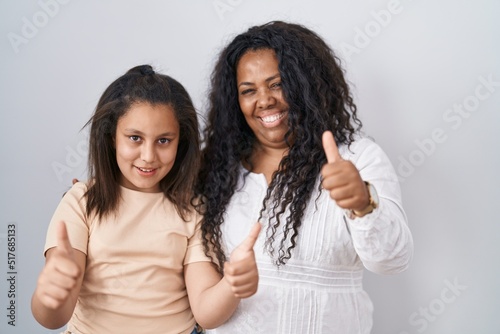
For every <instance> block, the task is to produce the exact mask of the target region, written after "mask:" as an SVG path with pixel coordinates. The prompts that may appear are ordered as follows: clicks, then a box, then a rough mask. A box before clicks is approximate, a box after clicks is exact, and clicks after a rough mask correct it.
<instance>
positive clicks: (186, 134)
mask: <svg viewBox="0 0 500 334" xmlns="http://www.w3.org/2000/svg"><path fill="white" fill-rule="evenodd" d="M134 103H150V104H152V105H156V104H164V105H169V106H171V107H172V109H173V110H174V113H175V117H176V119H177V121H178V123H179V128H180V136H179V146H178V149H177V156H176V158H175V162H174V165H173V167H172V169H171V170H170V172H169V173H168V174H167V175H166V176H165V177H164V178H163V179H162V180H161V181H160V189H161V190H162V192H163V193H164V194H165V196H166V197H167V198H168V199H169V200H170V201H171V202H172V203H173V204H174V205H175V207H176V210H177V212H178V213H179V214H180V215H181V217H182V218H183V219H184V220H186V219H187V214H188V212H189V211H190V201H191V198H192V195H193V192H192V189H193V186H194V183H195V180H196V173H197V171H198V167H199V159H200V149H199V145H200V139H199V129H198V119H197V114H196V110H195V108H194V106H193V103H192V101H191V97H190V96H189V94H188V93H187V91H186V90H185V89H184V87H183V86H182V85H181V84H180V83H179V82H177V81H176V80H175V79H173V78H171V77H169V76H167V75H163V74H158V73H156V72H155V71H154V70H153V68H152V67H151V66H150V65H141V66H136V67H134V68H132V69H130V70H129V71H127V72H126V73H125V74H124V75H122V76H121V77H119V78H118V79H116V80H115V81H114V82H112V83H111V85H109V87H108V88H107V89H106V90H105V91H104V93H103V94H102V96H101V98H100V99H99V102H98V103H97V107H96V110H95V112H94V115H93V116H92V118H91V119H90V120H89V121H88V122H87V124H86V125H85V126H89V125H90V136H89V137H90V141H89V156H88V174H89V180H90V181H91V182H89V188H88V190H87V192H86V194H85V196H86V197H87V208H86V209H87V215H90V214H95V215H96V216H97V217H99V218H101V217H102V216H105V215H107V214H108V213H111V212H114V211H115V210H116V209H117V206H118V203H119V199H120V184H119V179H120V169H119V168H118V164H117V162H116V151H115V148H114V145H113V142H114V138H115V136H116V127H117V123H118V120H119V119H120V117H123V116H124V115H125V114H126V113H127V111H128V110H129V108H130V107H131V106H132V105H133V104H134Z"/></svg>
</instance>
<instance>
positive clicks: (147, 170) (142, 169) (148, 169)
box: [134, 166, 157, 175]
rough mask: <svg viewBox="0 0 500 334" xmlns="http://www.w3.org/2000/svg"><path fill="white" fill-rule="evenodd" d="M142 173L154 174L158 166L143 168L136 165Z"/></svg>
mask: <svg viewBox="0 0 500 334" xmlns="http://www.w3.org/2000/svg"><path fill="white" fill-rule="evenodd" d="M134 167H135V168H136V169H137V170H138V171H139V173H140V174H142V175H150V174H153V173H154V172H156V170H157V168H142V167H137V166H134Z"/></svg>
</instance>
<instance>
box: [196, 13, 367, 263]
mask: <svg viewBox="0 0 500 334" xmlns="http://www.w3.org/2000/svg"><path fill="white" fill-rule="evenodd" d="M259 49H271V50H273V51H274V52H275V53H276V56H277V59H278V63H279V65H278V67H279V73H280V76H281V81H282V90H283V94H284V99H285V100H286V102H287V103H288V105H289V110H288V126H289V130H288V132H287V133H286V134H285V140H286V142H287V143H288V144H289V151H288V154H287V155H286V156H285V157H284V158H283V159H282V160H281V163H280V165H279V169H278V170H277V171H276V172H275V173H274V174H273V178H272V181H271V184H270V185H269V188H268V190H267V194H266V197H265V199H264V201H263V203H262V210H261V212H260V216H261V217H262V215H263V213H265V212H267V217H268V218H269V221H270V222H272V223H271V224H270V225H269V227H268V229H267V231H266V237H267V239H266V240H267V242H266V247H267V250H268V251H269V253H270V254H271V255H272V256H275V263H276V265H278V266H280V265H284V264H285V263H286V262H287V260H288V259H290V258H291V253H292V250H293V248H294V247H295V245H296V239H297V236H298V233H299V229H300V226H301V223H302V218H303V215H304V211H305V209H306V206H307V203H308V201H309V199H310V197H311V194H312V192H313V190H314V187H315V184H316V181H317V178H318V175H319V173H320V170H321V167H322V166H323V164H325V163H326V156H325V154H324V151H323V146H322V139H321V138H322V134H323V132H324V131H326V130H331V131H332V132H333V134H334V137H335V139H336V141H337V143H338V144H347V145H349V144H351V143H352V142H353V141H354V135H355V133H356V131H358V130H360V129H361V126H362V124H361V121H360V120H359V119H358V117H357V115H356V110H357V109H356V105H355V104H354V102H353V99H352V97H351V95H350V92H349V87H348V84H347V82H346V80H345V79H344V71H343V69H342V68H341V66H340V59H339V58H338V57H337V56H336V55H335V54H334V52H333V51H332V49H331V48H330V47H329V46H328V45H327V44H326V43H325V41H324V40H323V39H322V38H321V37H319V36H318V35H317V34H316V33H315V32H313V31H311V30H310V29H308V28H306V27H304V26H302V25H299V24H293V23H287V22H281V21H272V22H269V23H266V24H263V25H260V26H254V27H251V28H250V29H248V30H247V31H246V32H244V33H242V34H240V35H238V36H236V37H235V38H234V39H233V40H232V41H231V42H230V43H229V45H227V46H226V47H225V48H224V49H223V50H222V51H221V53H220V54H219V58H218V60H217V63H216V65H215V68H214V70H213V72H212V76H211V90H210V94H209V109H208V114H207V125H206V127H205V129H204V132H203V135H204V143H205V146H204V148H203V150H202V163H201V169H200V172H199V175H198V180H197V184H196V187H195V192H196V194H197V196H199V198H200V200H201V201H200V204H199V205H198V207H197V208H198V209H199V210H200V211H201V212H202V213H203V214H204V218H203V219H204V220H203V224H202V234H203V239H204V240H203V241H204V245H205V251H206V252H207V254H208V249H209V245H211V246H210V247H212V248H213V251H214V253H215V255H216V257H217V260H218V262H219V264H222V263H223V262H224V261H225V259H226V257H225V255H224V252H223V249H222V239H223V235H222V233H221V229H220V226H221V224H222V223H223V222H224V215H225V213H226V208H227V206H228V203H229V201H230V199H231V197H232V196H233V194H234V192H235V190H236V187H237V183H238V176H239V171H240V166H241V163H242V162H244V163H245V164H246V165H248V166H250V167H252V164H251V163H250V159H249V158H250V155H251V153H252V147H253V144H254V141H255V135H254V134H253V132H252V130H251V129H250V128H249V126H248V125H247V123H246V121H245V118H244V116H243V114H242V112H241V109H240V107H239V104H238V91H237V83H236V68H237V65H238V61H239V60H240V59H241V57H242V56H243V55H244V54H245V53H246V52H248V51H255V50H259ZM290 143H292V144H290ZM287 209H288V210H289V212H290V214H289V215H287V218H286V219H285V218H284V217H285V215H284V213H285V210H287ZM283 225H284V236H283V239H282V240H281V241H280V244H279V249H278V250H277V254H276V250H275V248H274V247H273V244H274V241H275V236H276V232H277V229H278V227H280V226H283ZM282 228H283V227H282Z"/></svg>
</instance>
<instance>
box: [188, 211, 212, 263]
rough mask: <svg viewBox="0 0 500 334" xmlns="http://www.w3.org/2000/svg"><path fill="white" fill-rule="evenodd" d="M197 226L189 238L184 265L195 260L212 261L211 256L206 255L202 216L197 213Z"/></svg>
mask: <svg viewBox="0 0 500 334" xmlns="http://www.w3.org/2000/svg"><path fill="white" fill-rule="evenodd" d="M195 224H196V225H195V228H194V233H193V235H192V236H191V238H189V239H188V245H187V250H186V257H185V258H184V265H186V264H189V263H194V262H211V260H210V257H208V256H206V255H205V251H204V250H203V241H202V236H201V216H200V215H199V214H195Z"/></svg>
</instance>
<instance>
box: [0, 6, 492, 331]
mask: <svg viewBox="0 0 500 334" xmlns="http://www.w3.org/2000/svg"><path fill="white" fill-rule="evenodd" d="M499 14H500V2H498V1H495V0H489V1H488V0H477V1H474V2H473V1H452V0H442V1H429V0H413V1H412V0H376V1H349V2H348V1H340V0H334V1H332V0H330V1H326V0H325V1H319V0H317V1H290V0H288V1H285V0H281V1H269V0H267V1H266V0H252V1H250V0H204V1H202V0H198V1H195V0H191V1H185V2H181V1H172V0H170V1H165V0H163V1H160V0H155V1H127V2H125V1H123V0H120V1H118V0H113V1H95V0H94V1H77V0H72V1H70V0H40V1H12V0H11V1H7V0H0V36H1V39H0V50H1V56H0V57H1V58H0V110H1V111H0V135H1V136H2V139H3V140H2V145H1V153H2V154H1V157H2V159H3V163H1V164H0V181H1V184H0V201H1V210H0V270H1V274H0V277H1V279H0V310H1V311H0V312H1V314H0V315H1V316H0V319H1V320H0V332H1V333H35V334H38V333H52V332H54V333H56V332H57V331H49V330H46V329H43V328H42V327H40V326H39V325H38V324H37V323H36V322H35V320H34V319H33V317H32V315H31V311H30V298H31V294H32V292H33V289H34V287H35V284H36V278H37V276H38V273H39V271H40V270H41V268H42V265H43V261H44V260H43V256H42V249H43V244H44V238H45V231H46V228H47V224H48V222H49V220H50V217H51V215H52V213H53V211H54V209H55V207H56V205H57V204H58V202H59V200H60V198H61V195H62V194H63V192H64V191H65V190H66V189H67V188H68V187H69V186H70V184H71V179H72V178H73V177H78V178H85V175H86V171H85V168H86V152H87V145H86V141H87V137H86V131H83V132H82V131H80V129H81V128H82V126H83V125H84V124H85V122H86V121H87V120H88V118H89V117H90V116H91V114H92V112H93V109H94V107H95V105H96V103H97V99H98V98H99V96H100V94H101V93H102V92H103V90H104V89H105V88H106V87H107V85H108V84H109V83H111V81H113V80H114V79H115V78H117V77H118V76H120V75H121V74H123V73H124V72H125V71H126V70H127V69H129V68H130V67H132V66H135V65H138V64H143V63H150V64H152V65H153V66H155V68H156V69H157V70H159V71H161V72H165V73H167V74H169V75H171V76H173V77H174V78H176V79H178V80H179V81H180V82H181V83H183V84H184V85H185V86H186V88H187V89H188V91H189V92H190V94H191V96H192V97H193V100H194V102H195V105H196V107H197V108H198V109H199V111H200V113H203V112H204V111H205V101H206V91H207V85H208V77H209V73H210V69H211V68H212V65H213V61H214V58H215V55H216V53H217V52H218V51H219V49H220V48H221V47H222V46H223V45H224V44H225V43H226V42H227V41H228V39H230V38H231V37H233V36H234V35H235V34H236V33H239V32H242V31H243V30H245V29H246V28H247V27H249V26H250V25H255V24H260V23H264V22H266V21H269V20H273V19H281V20H290V21H295V22H299V23H302V24H305V25H307V26H308V27H310V28H312V29H313V30H315V31H316V32H318V33H319V34H320V35H321V36H323V37H324V38H325V39H326V40H327V41H328V42H329V43H330V45H331V46H332V47H333V48H334V49H335V50H337V51H338V52H339V55H340V56H341V57H342V59H344V65H345V67H346V70H347V72H348V78H349V80H350V82H351V83H352V86H353V91H354V94H355V98H356V101H357V103H358V106H359V110H360V116H361V119H362V121H363V122H364V125H365V130H366V132H367V133H368V134H369V135H371V136H372V137H373V138H374V139H375V140H376V141H377V142H378V143H380V145H381V146H382V147H383V148H384V149H385V151H386V152H387V154H388V155H389V157H390V158H391V160H392V162H393V164H394V166H395V168H396V170H397V172H398V175H399V176H400V178H401V182H402V183H401V185H402V191H403V200H404V204H405V208H406V210H407V214H408V217H409V222H410V225H411V229H412V231H413V234H414V239H415V256H414V259H413V262H412V264H411V268H410V269H409V270H408V271H407V272H405V273H403V274H400V275H397V276H377V275H373V274H370V273H367V274H366V277H365V286H366V289H367V290H368V292H369V294H370V295H371V297H372V298H373V301H374V304H375V319H374V322H375V324H374V330H373V333H375V334H415V333H428V334H432V333H436V334H443V333H453V334H461V333H463V334H470V333H481V334H483V333H485V334H489V333H500V317H499V316H498V311H499V310H500V307H499V306H500V302H499V300H500V287H499V285H498V282H499V273H500V270H499V260H498V259H497V256H498V255H499V253H500V242H499V241H500V240H499V237H498V236H499V235H500V227H499V224H498V223H499V221H498V214H497V212H498V208H499V204H498V201H499V199H500V196H499V195H500V190H499V189H500V182H499V177H498V175H497V173H498V170H500V155H499V139H498V135H497V133H496V131H498V130H499V125H500V113H499V112H500V110H499V106H500V62H499V60H500V44H499V42H500V29H499V28H500V24H499V19H500V18H499ZM13 325H15V326H13Z"/></svg>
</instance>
